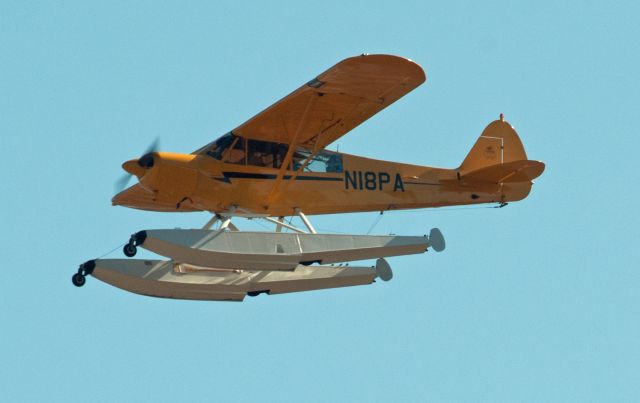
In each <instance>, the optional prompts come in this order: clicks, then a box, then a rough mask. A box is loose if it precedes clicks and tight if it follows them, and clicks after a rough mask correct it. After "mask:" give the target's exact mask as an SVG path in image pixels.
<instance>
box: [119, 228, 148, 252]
mask: <svg viewBox="0 0 640 403" xmlns="http://www.w3.org/2000/svg"><path fill="white" fill-rule="evenodd" d="M145 239H147V233H146V231H140V232H136V233H135V234H133V235H131V238H129V242H127V244H125V245H124V247H123V248H122V252H124V254H125V256H127V257H134V256H135V255H136V253H138V248H137V246H140V245H142V244H143V243H144V241H145Z"/></svg>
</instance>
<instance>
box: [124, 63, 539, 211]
mask: <svg viewBox="0 0 640 403" xmlns="http://www.w3.org/2000/svg"><path fill="white" fill-rule="evenodd" d="M425 80H426V76H425V73H424V71H423V70H422V68H421V67H420V66H419V65H418V64H416V63H414V62H413V61H411V60H408V59H405V58H402V57H398V56H391V55H361V56H356V57H351V58H348V59H345V60H343V61H341V62H339V63H338V64H336V65H335V66H333V67H331V68H330V69H328V70H327V71H325V72H324V73H322V74H320V75H319V76H317V77H316V78H313V79H312V80H311V81H309V82H307V83H306V84H304V85H302V86H301V87H300V88H298V89H297V90H295V91H293V92H292V93H291V94H289V95H287V96H286V97H284V98H282V99H281V100H279V101H278V102H276V103H275V104H274V105H272V106H270V107H268V108H267V109H265V110H264V111H262V112H260V113H259V114H257V115H256V116H254V117H253V118H251V119H249V120H248V121H246V122H245V123H243V124H242V125H240V126H238V127H237V128H235V129H233V130H232V131H230V132H229V133H227V134H225V135H223V136H222V137H220V138H219V139H217V140H215V141H214V142H212V143H210V144H207V145H206V146H204V147H202V148H200V149H198V150H196V151H195V152H193V153H191V154H177V153H169V152H158V151H155V150H151V151H150V152H147V153H145V155H143V156H142V157H140V158H138V159H134V160H130V161H127V162H125V163H124V164H123V168H124V169H125V171H127V172H128V173H130V174H132V175H135V176H136V177H138V179H139V183H137V184H135V185H133V186H131V187H129V188H128V189H126V190H124V191H122V192H120V193H118V194H117V195H116V196H115V197H113V199H112V203H113V204H114V205H121V206H125V207H131V208H136V209H143V210H152V211H163V212H188V211H209V212H214V213H222V212H231V211H243V212H246V213H247V212H248V213H252V214H257V215H263V216H271V217H283V216H292V215H295V214H297V213H298V212H304V213H305V214H309V215H311V214H332V213H349V212H363V211H386V210H397V209H416V208H425V207H441V206H454V205H466V204H479V203H499V205H500V206H504V205H505V204H506V203H508V202H512V201H518V200H522V199H524V198H525V197H527V195H528V194H529V192H530V191H531V186H532V184H533V182H532V181H533V179H535V178H536V177H538V176H539V175H540V174H542V172H543V170H544V167H545V165H544V164H543V163H542V162H540V161H533V160H529V159H528V158H527V154H526V153H525V150H524V147H523V145H522V142H521V141H520V139H519V137H518V134H517V133H516V131H515V130H514V128H513V127H512V126H511V125H510V124H509V123H507V122H506V121H505V120H504V118H503V116H502V115H500V119H498V120H496V121H493V122H491V123H490V124H489V125H488V126H487V127H486V128H485V129H484V131H483V132H482V134H481V135H480V137H479V138H478V140H477V141H476V143H475V145H474V146H473V147H472V149H471V151H470V152H469V154H468V155H467V156H466V158H465V159H464V160H463V162H462V164H461V165H460V166H459V167H457V168H454V169H443V168H432V167H428V166H419V165H410V164H403V163H398V162H391V161H380V160H375V159H370V158H365V157H360V156H355V155H350V154H346V153H340V152H335V151H330V150H327V149H326V147H327V146H328V145H329V144H331V143H333V142H335V141H336V140H337V139H338V138H340V137H341V136H343V135H344V134H346V133H347V132H349V131H350V130H352V129H353V128H355V127H356V126H358V125H359V124H361V123H362V122H364V121H365V120H367V119H369V118H370V117H371V116H373V115H374V114H376V113H377V112H379V111H381V110H382V109H384V108H386V107H387V106H389V105H391V104H392V103H394V102H395V101H397V100H398V99H400V98H401V97H402V96H404V95H406V94H407V93H409V92H410V91H412V90H413V89H414V88H416V87H418V86H419V85H420V84H422V83H423V82H424V81H425Z"/></svg>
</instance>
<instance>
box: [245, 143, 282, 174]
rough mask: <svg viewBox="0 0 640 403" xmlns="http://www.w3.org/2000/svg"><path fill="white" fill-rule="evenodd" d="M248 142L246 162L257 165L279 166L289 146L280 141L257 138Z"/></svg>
mask: <svg viewBox="0 0 640 403" xmlns="http://www.w3.org/2000/svg"><path fill="white" fill-rule="evenodd" d="M248 142H249V147H248V154H249V155H248V157H249V161H248V163H249V165H254V166H258V167H269V168H280V167H281V166H282V163H283V162H284V157H285V156H286V155H287V151H288V150H289V146H288V145H287V144H282V143H271V142H268V141H258V140H249V141H248Z"/></svg>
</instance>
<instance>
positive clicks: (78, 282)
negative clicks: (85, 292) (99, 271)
mask: <svg viewBox="0 0 640 403" xmlns="http://www.w3.org/2000/svg"><path fill="white" fill-rule="evenodd" d="M71 282H72V283H73V285H75V286H76V287H82V286H83V285H84V283H86V282H87V279H86V278H85V276H84V275H83V274H82V273H76V274H74V275H73V277H71Z"/></svg>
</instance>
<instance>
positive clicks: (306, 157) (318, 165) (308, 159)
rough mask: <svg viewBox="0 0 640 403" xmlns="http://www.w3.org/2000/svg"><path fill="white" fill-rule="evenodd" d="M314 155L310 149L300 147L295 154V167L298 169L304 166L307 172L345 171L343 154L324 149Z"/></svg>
mask: <svg viewBox="0 0 640 403" xmlns="http://www.w3.org/2000/svg"><path fill="white" fill-rule="evenodd" d="M312 155H313V153H312V152H311V151H310V150H307V149H304V148H298V149H297V150H296V152H295V153H294V154H293V169H294V170H295V171H297V170H299V169H300V168H301V167H304V171H305V172H335V173H340V172H342V171H343V168H342V155H341V154H338V153H334V152H332V151H326V150H323V151H319V152H318V153H316V154H315V155H313V156H312Z"/></svg>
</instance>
